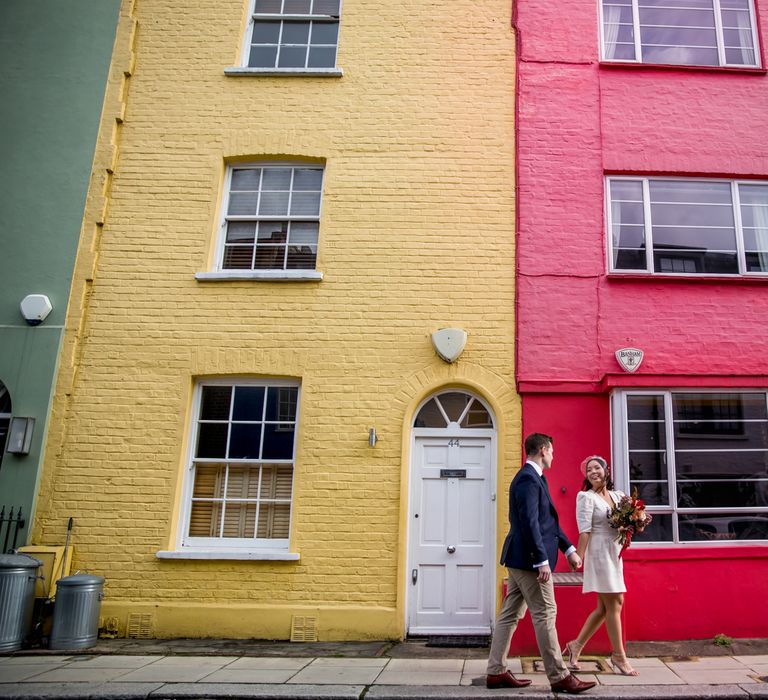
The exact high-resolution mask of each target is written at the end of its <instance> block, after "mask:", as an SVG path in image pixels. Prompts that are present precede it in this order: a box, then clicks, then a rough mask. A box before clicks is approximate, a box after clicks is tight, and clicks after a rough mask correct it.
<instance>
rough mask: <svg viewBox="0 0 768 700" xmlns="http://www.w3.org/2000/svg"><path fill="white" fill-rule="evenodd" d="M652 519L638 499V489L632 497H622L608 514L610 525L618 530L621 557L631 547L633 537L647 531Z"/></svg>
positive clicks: (617, 537) (634, 490) (617, 539)
mask: <svg viewBox="0 0 768 700" xmlns="http://www.w3.org/2000/svg"><path fill="white" fill-rule="evenodd" d="M651 520H652V518H651V516H650V515H648V513H646V512H645V503H643V501H641V500H640V499H639V498H638V497H637V487H635V488H633V489H632V495H631V496H622V497H621V500H620V501H619V502H618V503H617V504H616V505H615V506H614V507H613V508H612V509H611V510H610V512H609V513H608V524H609V525H610V526H611V527H612V528H613V529H614V530H618V533H617V534H616V541H617V542H618V543H619V544H620V545H621V552H619V556H621V555H622V554H624V550H625V549H627V547H629V545H630V543H631V542H632V537H633V535H635V534H636V533H638V532H642V531H643V530H645V528H646V527H647V525H648V524H649V523H650V522H651Z"/></svg>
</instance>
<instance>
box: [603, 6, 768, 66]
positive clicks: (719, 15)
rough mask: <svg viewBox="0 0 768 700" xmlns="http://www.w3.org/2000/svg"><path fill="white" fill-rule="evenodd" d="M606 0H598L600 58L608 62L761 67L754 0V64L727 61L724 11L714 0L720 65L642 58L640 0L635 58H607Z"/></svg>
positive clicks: (634, 16) (751, 10) (635, 11)
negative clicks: (669, 62)
mask: <svg viewBox="0 0 768 700" xmlns="http://www.w3.org/2000/svg"><path fill="white" fill-rule="evenodd" d="M604 2H605V0H598V3H597V5H598V18H599V22H600V31H599V36H600V60H601V61H604V62H606V63H635V64H638V65H643V66H666V65H672V66H696V67H704V68H743V69H747V70H749V69H755V68H761V67H762V63H761V55H760V42H759V41H758V32H757V11H756V9H755V3H754V0H749V18H750V28H751V30H752V50H753V51H754V52H755V62H754V63H753V64H747V63H727V62H726V60H725V39H724V35H723V21H722V17H723V16H722V12H721V7H720V0H713V7H714V14H715V32H716V34H717V56H718V65H716V66H712V65H709V64H699V63H671V64H666V63H647V62H644V61H642V60H641V57H642V55H643V53H642V43H641V39H640V9H639V2H638V0H631V2H632V32H633V36H634V43H635V58H633V59H632V58H607V57H606V51H605V18H604V12H603V4H604Z"/></svg>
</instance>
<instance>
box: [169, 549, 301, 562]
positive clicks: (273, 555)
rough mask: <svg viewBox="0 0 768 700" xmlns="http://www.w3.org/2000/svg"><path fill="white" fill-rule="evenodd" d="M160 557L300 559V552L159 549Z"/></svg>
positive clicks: (242, 559) (250, 559) (241, 559)
mask: <svg viewBox="0 0 768 700" xmlns="http://www.w3.org/2000/svg"><path fill="white" fill-rule="evenodd" d="M155 556H156V557H157V558H158V559H206V560H210V561H215V560H240V561H299V554H298V552H284V551H282V550H275V551H270V550H268V549H264V550H260V551H242V550H234V551H229V552H228V551H226V550H220V549H183V550H175V551H159V552H157V554H156V555H155Z"/></svg>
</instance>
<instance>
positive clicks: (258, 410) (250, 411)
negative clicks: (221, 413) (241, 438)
mask: <svg viewBox="0 0 768 700" xmlns="http://www.w3.org/2000/svg"><path fill="white" fill-rule="evenodd" d="M263 414H264V387H263V386H238V387H236V389H235V400H234V402H233V404H232V419H233V420H238V421H260V420H261V419H262V416H263Z"/></svg>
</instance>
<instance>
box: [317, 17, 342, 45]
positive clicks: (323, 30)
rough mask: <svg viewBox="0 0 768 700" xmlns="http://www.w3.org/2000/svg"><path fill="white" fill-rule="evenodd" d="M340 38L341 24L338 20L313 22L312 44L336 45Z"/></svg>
mask: <svg viewBox="0 0 768 700" xmlns="http://www.w3.org/2000/svg"><path fill="white" fill-rule="evenodd" d="M338 38H339V25H338V23H337V22H312V40H311V42H310V43H311V44H315V45H318V44H327V45H331V46H336V42H337V41H338Z"/></svg>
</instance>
